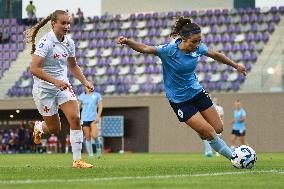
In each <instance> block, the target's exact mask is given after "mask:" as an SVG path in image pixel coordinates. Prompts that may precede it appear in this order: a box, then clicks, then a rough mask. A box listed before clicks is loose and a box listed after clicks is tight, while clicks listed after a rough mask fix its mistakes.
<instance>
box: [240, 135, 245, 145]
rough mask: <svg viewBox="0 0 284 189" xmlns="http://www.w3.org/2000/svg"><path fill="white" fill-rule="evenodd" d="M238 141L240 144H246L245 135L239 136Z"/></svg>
mask: <svg viewBox="0 0 284 189" xmlns="http://www.w3.org/2000/svg"><path fill="white" fill-rule="evenodd" d="M240 143H241V145H247V142H246V137H245V135H244V136H240Z"/></svg>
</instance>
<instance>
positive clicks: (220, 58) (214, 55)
mask: <svg viewBox="0 0 284 189" xmlns="http://www.w3.org/2000/svg"><path fill="white" fill-rule="evenodd" d="M207 56H208V57H210V58H213V59H214V60H216V61H218V62H221V63H223V64H227V65H229V66H232V67H234V68H235V69H236V70H238V72H240V73H242V74H243V75H244V76H246V75H247V71H246V68H245V67H244V66H243V65H241V64H237V63H235V62H234V61H233V60H231V59H229V58H228V57H227V56H225V55H224V54H222V53H220V52H216V51H214V50H212V49H209V50H208V53H207Z"/></svg>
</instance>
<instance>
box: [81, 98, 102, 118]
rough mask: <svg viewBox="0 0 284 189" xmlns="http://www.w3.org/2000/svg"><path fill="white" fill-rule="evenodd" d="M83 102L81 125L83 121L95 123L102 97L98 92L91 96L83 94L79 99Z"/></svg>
mask: <svg viewBox="0 0 284 189" xmlns="http://www.w3.org/2000/svg"><path fill="white" fill-rule="evenodd" d="M78 99H79V100H80V102H81V106H82V112H81V123H82V122H83V121H94V120H95V119H96V117H97V108H98V107H97V105H98V103H99V102H100V101H102V96H101V95H100V94H99V93H97V92H92V93H90V94H85V93H82V94H80V96H79V97H78Z"/></svg>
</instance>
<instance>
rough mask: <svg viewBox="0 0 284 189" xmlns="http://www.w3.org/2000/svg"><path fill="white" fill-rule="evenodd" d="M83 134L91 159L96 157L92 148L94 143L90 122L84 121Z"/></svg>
mask: <svg viewBox="0 0 284 189" xmlns="http://www.w3.org/2000/svg"><path fill="white" fill-rule="evenodd" d="M82 128H83V132H84V135H85V138H86V150H87V153H88V155H89V157H93V156H94V152H93V146H92V141H91V129H90V123H89V121H83V125H82Z"/></svg>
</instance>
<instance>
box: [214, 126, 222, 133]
mask: <svg viewBox="0 0 284 189" xmlns="http://www.w3.org/2000/svg"><path fill="white" fill-rule="evenodd" d="M215 131H216V133H217V134H221V133H222V132H223V125H221V126H220V127H218V128H216V129H215Z"/></svg>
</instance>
